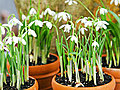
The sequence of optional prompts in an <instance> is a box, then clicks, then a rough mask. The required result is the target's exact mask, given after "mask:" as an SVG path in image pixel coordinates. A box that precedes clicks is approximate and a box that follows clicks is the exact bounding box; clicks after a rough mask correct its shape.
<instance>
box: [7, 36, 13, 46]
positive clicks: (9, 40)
mask: <svg viewBox="0 0 120 90" xmlns="http://www.w3.org/2000/svg"><path fill="white" fill-rule="evenodd" d="M6 44H10V45H11V44H12V37H8V38H7V41H6Z"/></svg>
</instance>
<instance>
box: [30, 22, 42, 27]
mask: <svg viewBox="0 0 120 90" xmlns="http://www.w3.org/2000/svg"><path fill="white" fill-rule="evenodd" d="M33 23H35V25H36V26H37V25H38V26H39V27H42V26H43V22H41V21H40V20H35V21H32V22H31V23H30V24H29V25H28V26H30V27H31V26H32V25H33Z"/></svg>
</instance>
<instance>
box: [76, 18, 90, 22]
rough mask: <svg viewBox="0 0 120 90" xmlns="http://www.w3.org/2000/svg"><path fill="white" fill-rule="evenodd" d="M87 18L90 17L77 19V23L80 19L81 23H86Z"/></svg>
mask: <svg viewBox="0 0 120 90" xmlns="http://www.w3.org/2000/svg"><path fill="white" fill-rule="evenodd" d="M87 19H88V17H84V18H82V19H78V20H77V21H76V23H78V22H79V21H81V23H85V22H87Z"/></svg>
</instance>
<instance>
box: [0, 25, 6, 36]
mask: <svg viewBox="0 0 120 90" xmlns="http://www.w3.org/2000/svg"><path fill="white" fill-rule="evenodd" d="M0 30H1V33H2V35H4V34H5V28H4V27H3V26H0Z"/></svg>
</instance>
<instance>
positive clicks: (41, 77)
mask: <svg viewBox="0 0 120 90" xmlns="http://www.w3.org/2000/svg"><path fill="white" fill-rule="evenodd" d="M50 55H54V56H56V57H57V60H56V61H55V62H53V63H50V64H46V65H38V66H29V74H30V76H32V77H34V78H36V79H37V81H38V84H39V90H48V89H51V88H52V85H51V82H52V78H53V76H54V75H55V74H57V73H58V72H59V57H58V56H57V55H55V54H50Z"/></svg>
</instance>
